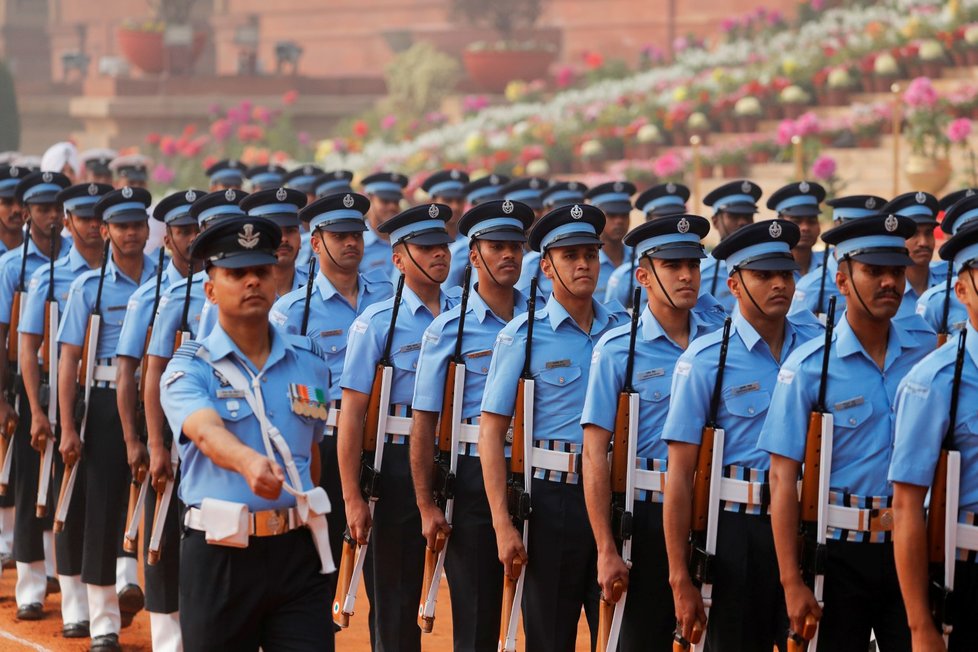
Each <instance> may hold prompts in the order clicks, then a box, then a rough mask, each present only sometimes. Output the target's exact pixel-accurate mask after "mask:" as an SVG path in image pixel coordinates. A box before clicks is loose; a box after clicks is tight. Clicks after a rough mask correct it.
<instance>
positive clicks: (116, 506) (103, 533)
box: [69, 387, 136, 586]
mask: <svg viewBox="0 0 978 652" xmlns="http://www.w3.org/2000/svg"><path fill="white" fill-rule="evenodd" d="M78 391H82V389H81V388H79V390H78ZM82 455H83V456H85V467H84V469H85V481H86V491H85V503H86V505H87V509H86V510H85V542H84V546H83V552H82V582H84V583H85V584H93V585H95V586H114V585H115V570H116V559H117V558H119V557H122V556H127V557H135V556H136V555H135V554H134V553H133V554H131V553H127V552H125V551H123V549H122V537H123V534H124V533H125V529H126V509H127V507H128V505H129V483H130V478H131V474H130V472H129V464H128V462H127V455H126V443H125V440H124V439H123V437H122V423H121V422H120V421H119V410H118V407H117V405H116V399H115V390H114V389H108V388H99V387H96V388H93V389H92V393H91V397H90V399H89V405H88V424H87V426H86V429H85V444H84V447H83V450H82ZM76 490H77V489H76ZM69 518H71V515H69Z"/></svg>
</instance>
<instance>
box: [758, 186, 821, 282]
mask: <svg viewBox="0 0 978 652" xmlns="http://www.w3.org/2000/svg"><path fill="white" fill-rule="evenodd" d="M824 199H825V188H823V187H822V185H821V184H819V183H815V182H814V181H799V182H797V183H789V184H788V185H786V186H781V187H780V188H778V189H777V190H775V191H774V193H773V194H772V195H771V196H770V197H768V198H767V207H768V209H770V210H772V211H774V213H775V217H778V218H780V219H782V220H788V221H789V222H794V224H795V226H797V227H798V230H799V231H800V232H801V238H799V239H798V244H796V245H795V248H794V249H792V250H791V255H792V256H794V258H795V262H796V263H798V267H799V270H798V274H797V275H796V278H795V280H796V281H797V280H798V279H800V278H801V277H802V276H804V275H805V274H807V273H808V272H810V271H812V270H813V269H815V268H816V267H818V266H819V265H821V264H822V255H823V253H824V252H821V251H812V247H813V246H814V245H815V243H816V242H818V236H819V234H820V233H821V232H822V226H821V224H819V221H818V219H819V216H820V215H821V214H822V201H823V200H824Z"/></svg>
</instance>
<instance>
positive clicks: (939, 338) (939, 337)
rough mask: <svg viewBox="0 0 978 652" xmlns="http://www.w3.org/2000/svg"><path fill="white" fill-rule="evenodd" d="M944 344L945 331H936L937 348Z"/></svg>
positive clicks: (945, 342)
mask: <svg viewBox="0 0 978 652" xmlns="http://www.w3.org/2000/svg"><path fill="white" fill-rule="evenodd" d="M945 344H947V333H938V334H937V348H941V347H942V346H944V345H945Z"/></svg>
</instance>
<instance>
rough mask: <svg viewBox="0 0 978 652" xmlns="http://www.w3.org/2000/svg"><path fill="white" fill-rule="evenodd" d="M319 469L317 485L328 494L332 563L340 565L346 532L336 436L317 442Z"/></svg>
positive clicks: (327, 516)
mask: <svg viewBox="0 0 978 652" xmlns="http://www.w3.org/2000/svg"><path fill="white" fill-rule="evenodd" d="M319 459H320V462H321V467H320V469H321V471H320V474H319V486H320V487H322V488H323V489H325V490H326V495H327V496H329V505H330V512H329V514H327V515H326V524H327V525H328V526H329V547H330V550H331V551H332V553H333V563H334V564H335V565H336V567H337V568H339V567H340V556H341V555H342V552H343V533H344V532H346V507H345V504H344V503H343V484H342V483H341V482H340V467H339V464H338V462H337V461H336V436H335V435H327V436H325V437H323V440H322V441H321V442H320V443H319Z"/></svg>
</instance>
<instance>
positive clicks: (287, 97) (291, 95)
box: [282, 90, 299, 106]
mask: <svg viewBox="0 0 978 652" xmlns="http://www.w3.org/2000/svg"><path fill="white" fill-rule="evenodd" d="M298 99H299V91H297V90H291V91H286V92H285V94H284V95H282V104H284V105H285V106H292V105H293V104H295V103H296V100H298Z"/></svg>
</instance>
